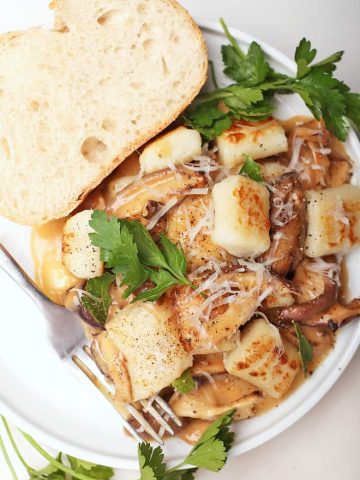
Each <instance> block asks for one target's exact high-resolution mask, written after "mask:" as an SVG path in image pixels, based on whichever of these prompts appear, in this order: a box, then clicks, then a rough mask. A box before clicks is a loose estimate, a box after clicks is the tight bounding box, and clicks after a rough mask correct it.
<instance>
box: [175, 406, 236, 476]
mask: <svg viewBox="0 0 360 480" xmlns="http://www.w3.org/2000/svg"><path fill="white" fill-rule="evenodd" d="M234 413H235V410H231V411H230V412H227V413H226V414H225V415H223V416H222V417H220V418H218V419H217V420H215V421H214V422H213V423H212V424H211V425H210V426H209V427H208V428H207V429H206V430H205V432H204V433H203V434H202V436H201V437H200V439H199V441H198V442H197V444H196V445H195V446H194V448H193V449H192V450H191V452H190V453H189V455H188V456H187V457H186V459H185V460H184V462H183V465H194V466H196V467H200V468H204V469H206V470H211V471H212V472H218V471H219V470H221V469H222V468H223V467H224V465H225V463H226V459H227V452H228V451H229V450H230V448H231V445H232V442H233V440H234V433H233V432H231V431H230V429H229V427H230V425H231V423H232V420H233V416H234Z"/></svg>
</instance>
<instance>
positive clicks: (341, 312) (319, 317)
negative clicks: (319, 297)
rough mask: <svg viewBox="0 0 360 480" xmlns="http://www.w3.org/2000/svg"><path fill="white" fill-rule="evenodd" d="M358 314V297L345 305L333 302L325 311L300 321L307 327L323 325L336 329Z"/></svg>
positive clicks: (359, 306) (359, 308)
mask: <svg viewBox="0 0 360 480" xmlns="http://www.w3.org/2000/svg"><path fill="white" fill-rule="evenodd" d="M359 316H360V299H355V300H353V301H352V302H350V303H349V304H347V305H341V304H340V303H335V304H334V305H332V306H331V307H330V308H329V309H327V310H326V311H323V312H322V313H319V314H314V315H312V316H310V317H308V318H307V319H304V320H303V321H300V323H303V324H304V325H308V326H309V327H314V326H319V325H324V326H326V327H329V328H330V330H332V331H333V332H336V330H337V329H338V328H339V327H341V326H342V325H345V324H346V323H348V322H350V321H351V320H354V319H355V318H358V317H359Z"/></svg>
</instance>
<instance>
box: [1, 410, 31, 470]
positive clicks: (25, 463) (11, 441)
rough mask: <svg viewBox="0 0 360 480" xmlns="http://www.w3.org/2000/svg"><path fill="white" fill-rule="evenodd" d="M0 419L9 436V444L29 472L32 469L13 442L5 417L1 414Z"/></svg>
mask: <svg viewBox="0 0 360 480" xmlns="http://www.w3.org/2000/svg"><path fill="white" fill-rule="evenodd" d="M1 419H2V421H3V424H4V427H5V430H6V433H7V435H8V437H9V440H10V443H11V446H12V447H13V449H14V451H15V453H16V455H17V457H18V459H19V460H20V462H21V463H22V464H23V465H24V467H25V468H26V470H27V472H28V473H29V474H30V473H31V472H33V471H34V470H33V469H32V468H31V467H30V465H29V464H28V463H27V462H26V461H25V459H24V457H23V456H22V455H21V453H20V450H19V449H18V446H17V445H16V443H15V440H14V437H13V434H12V433H11V430H10V427H9V424H8V422H7V420H6V418H5V417H3V416H1Z"/></svg>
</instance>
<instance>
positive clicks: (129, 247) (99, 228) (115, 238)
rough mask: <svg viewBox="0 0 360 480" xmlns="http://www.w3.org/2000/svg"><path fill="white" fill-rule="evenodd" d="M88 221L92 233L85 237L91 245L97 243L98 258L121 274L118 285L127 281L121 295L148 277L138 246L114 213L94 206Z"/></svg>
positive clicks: (126, 295) (107, 266)
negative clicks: (112, 214)
mask: <svg viewBox="0 0 360 480" xmlns="http://www.w3.org/2000/svg"><path fill="white" fill-rule="evenodd" d="M89 225H90V226H91V227H92V228H93V229H94V231H95V233H90V234H89V237H90V240H91V242H92V244H93V245H96V246H98V247H100V253H101V260H103V261H104V262H105V266H106V268H111V269H112V271H113V272H114V273H115V274H117V273H120V274H121V279H122V282H121V285H127V287H128V288H127V289H126V290H125V293H124V297H125V298H127V297H128V296H129V295H130V294H131V293H132V292H133V291H134V290H135V289H136V288H138V287H139V285H142V284H143V283H144V282H145V281H146V280H147V278H148V275H147V272H146V269H145V268H144V266H143V265H142V264H141V262H140V260H139V256H138V248H137V245H136V243H135V242H134V240H133V236H132V234H131V233H130V232H129V230H128V228H127V226H125V225H122V224H121V222H120V221H119V219H117V218H116V217H114V216H110V217H109V218H108V217H107V215H106V213H105V212H103V211H100V210H95V211H94V212H93V214H92V217H91V221H90V222H89Z"/></svg>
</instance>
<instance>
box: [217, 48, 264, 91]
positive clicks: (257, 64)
mask: <svg viewBox="0 0 360 480" xmlns="http://www.w3.org/2000/svg"><path fill="white" fill-rule="evenodd" d="M221 52H222V57H223V62H224V64H225V66H226V67H225V69H224V73H225V75H227V76H228V77H229V78H231V79H233V80H235V81H236V82H237V83H238V84H240V85H243V86H245V87H251V86H256V85H258V84H259V83H262V82H264V81H265V79H266V77H267V75H268V73H269V70H270V67H269V64H268V62H267V61H266V59H265V55H264V52H263V51H262V49H261V47H260V45H259V44H258V43H256V42H252V43H251V44H250V47H249V49H248V52H247V55H246V56H244V57H240V56H239V55H238V53H237V51H236V50H235V49H234V47H233V46H231V45H223V46H222V48H221Z"/></svg>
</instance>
